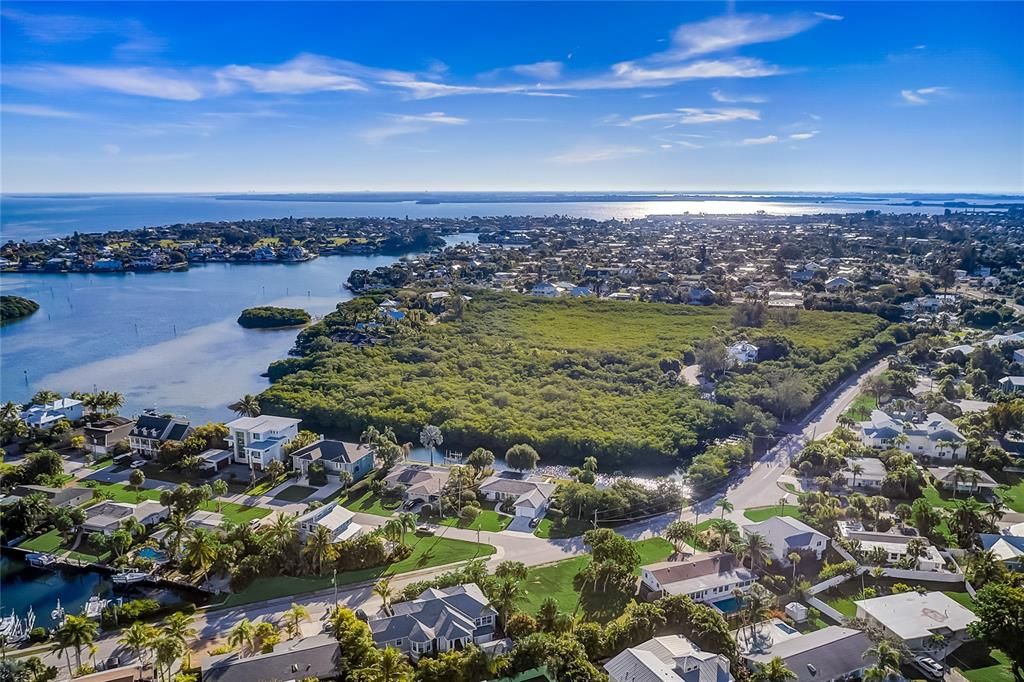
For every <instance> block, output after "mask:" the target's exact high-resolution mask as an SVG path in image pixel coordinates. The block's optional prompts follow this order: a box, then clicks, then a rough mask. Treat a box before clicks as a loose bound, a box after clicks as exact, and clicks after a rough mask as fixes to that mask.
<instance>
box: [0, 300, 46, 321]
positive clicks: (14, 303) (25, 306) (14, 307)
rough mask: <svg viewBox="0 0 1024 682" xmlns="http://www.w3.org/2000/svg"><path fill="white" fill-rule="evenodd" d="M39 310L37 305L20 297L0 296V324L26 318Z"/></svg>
mask: <svg viewBox="0 0 1024 682" xmlns="http://www.w3.org/2000/svg"><path fill="white" fill-rule="evenodd" d="M37 310H39V304H38V303H36V302H35V301H32V300H30V299H27V298H22V297H21V296H0V322H9V321H10V320H18V319H21V318H23V317H28V316H29V315H31V314H32V313H34V312H35V311H37Z"/></svg>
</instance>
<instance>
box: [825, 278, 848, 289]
mask: <svg viewBox="0 0 1024 682" xmlns="http://www.w3.org/2000/svg"><path fill="white" fill-rule="evenodd" d="M852 286H853V282H851V281H850V280H848V279H846V278H845V277H833V278H832V279H829V280H826V281H825V291H839V290H840V289H849V288H850V287H852Z"/></svg>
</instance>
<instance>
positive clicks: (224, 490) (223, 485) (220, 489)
mask: <svg viewBox="0 0 1024 682" xmlns="http://www.w3.org/2000/svg"><path fill="white" fill-rule="evenodd" d="M212 490H213V494H214V495H215V496H216V497H217V513H218V514H219V513H220V512H221V509H222V508H223V507H224V501H223V500H221V499H220V498H222V497H224V496H225V495H227V494H228V482H227V481H225V480H224V479H223V478H218V479H217V480H216V481H214V482H213V487H212Z"/></svg>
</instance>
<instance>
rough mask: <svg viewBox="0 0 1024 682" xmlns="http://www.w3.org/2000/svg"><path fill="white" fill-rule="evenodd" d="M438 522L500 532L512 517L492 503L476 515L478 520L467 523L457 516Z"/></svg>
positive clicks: (510, 521)
mask: <svg viewBox="0 0 1024 682" xmlns="http://www.w3.org/2000/svg"><path fill="white" fill-rule="evenodd" d="M432 520H436V519H432ZM438 523H439V524H441V525H442V526H449V527H452V528H465V529H468V530H481V531H486V532H489V533H500V532H501V531H503V530H505V529H506V528H508V524H510V523H512V517H511V516H509V515H507V514H499V513H498V512H496V511H494V505H490V508H487V507H484V509H483V511H481V512H480V516H478V517H476V520H475V521H473V523H466V522H465V521H463V520H462V519H459V518H456V517H448V518H446V519H442V520H440V521H438Z"/></svg>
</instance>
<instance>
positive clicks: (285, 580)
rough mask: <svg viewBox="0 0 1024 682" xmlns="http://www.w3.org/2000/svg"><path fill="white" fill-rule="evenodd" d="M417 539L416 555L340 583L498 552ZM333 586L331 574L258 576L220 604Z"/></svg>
mask: <svg viewBox="0 0 1024 682" xmlns="http://www.w3.org/2000/svg"><path fill="white" fill-rule="evenodd" d="M410 537H412V536H410ZM413 541H414V542H415V544H414V545H413V550H412V554H410V555H409V557H408V558H406V559H403V560H402V561H399V562H398V563H395V564H391V565H389V566H378V567H376V568H365V569H361V570H358V571H348V572H346V573H339V574H338V582H337V584H338V586H339V587H341V586H343V585H352V584H354V583H362V582H367V581H372V580H377V579H378V578H380V577H383V576H387V575H397V574H399V573H408V572H409V571H419V570H421V569H424V568H432V567H434V566H444V565H446V564H452V563H456V562H459V561H468V560H469V559H476V558H481V557H487V556H490V555H491V554H494V552H495V549H494V547H491V546H490V545H484V544H477V543H475V542H466V541H465V540H455V539H451V538H446V537H442V536H424V537H416V538H413ZM331 585H332V582H331V576H322V577H312V578H296V577H291V576H277V577H274V578H257V579H256V580H255V581H254V582H253V583H252V584H251V585H249V587H247V588H245V589H244V590H242V591H241V592H238V593H236V594H232V595H231V596H229V597H228V598H227V599H225V600H224V602H223V603H222V604H221V605H220V606H221V607H224V608H227V607H233V606H240V605H242V604H251V603H253V602H258V601H263V600H266V599H274V598H275V597H285V596H290V595H293V594H302V593H304V592H314V591H316V590H323V589H327V588H329V587H331Z"/></svg>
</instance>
